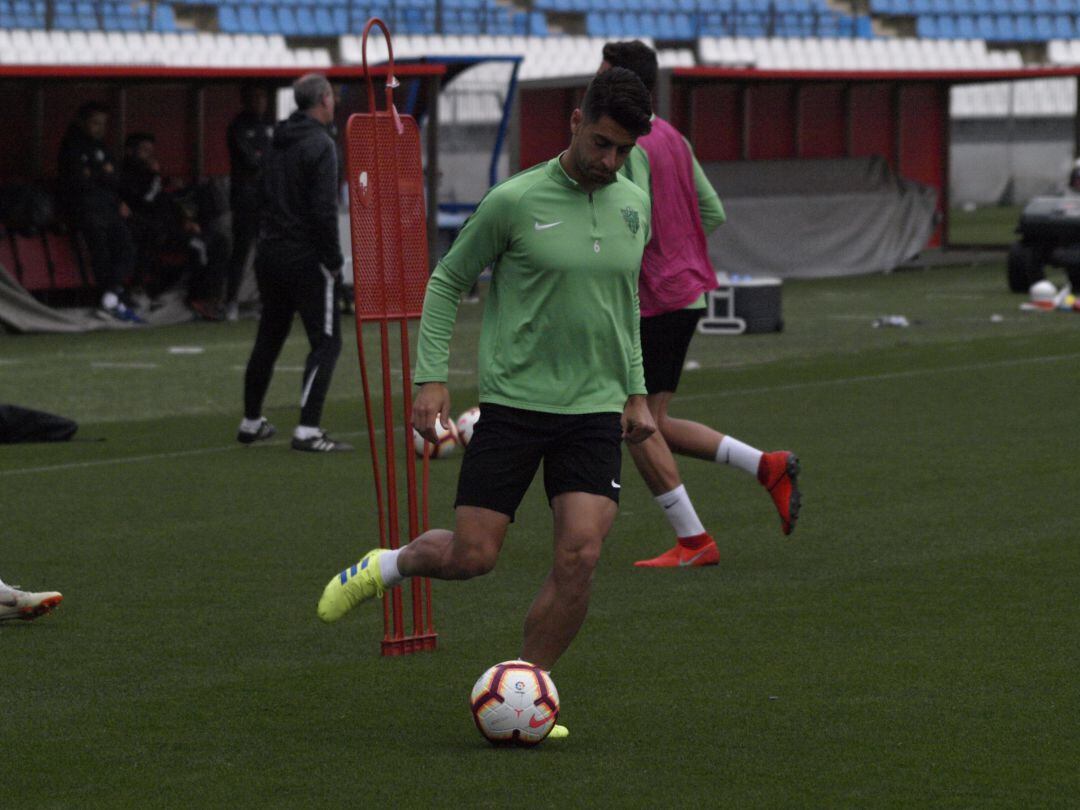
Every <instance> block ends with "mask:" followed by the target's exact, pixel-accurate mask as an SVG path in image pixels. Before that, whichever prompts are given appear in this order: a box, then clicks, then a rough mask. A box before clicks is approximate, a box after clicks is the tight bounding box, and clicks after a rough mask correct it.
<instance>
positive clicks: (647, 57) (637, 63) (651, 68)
mask: <svg viewBox="0 0 1080 810" xmlns="http://www.w3.org/2000/svg"><path fill="white" fill-rule="evenodd" d="M604 61H605V62H607V63H608V64H609V65H611V66H612V67H621V68H626V69H627V70H632V71H633V72H634V73H635V74H636V75H637V77H638V78H639V79H641V83H642V84H644V85H645V88H646V89H647V90H648V91H649V92H650V93H652V92H653V91H654V90H655V89H656V71H657V70H658V67H657V63H656V51H654V50H653V49H652V48H650V47H649V46H648V45H646V44H645V43H644V42H642V41H641V40H640V39H635V40H633V41H623V42H608V43H606V44H605V45H604Z"/></svg>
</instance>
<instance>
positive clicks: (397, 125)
mask: <svg viewBox="0 0 1080 810" xmlns="http://www.w3.org/2000/svg"><path fill="white" fill-rule="evenodd" d="M376 25H378V26H379V27H380V28H381V29H382V32H383V36H384V37H385V38H386V52H387V54H388V55H389V60H390V68H389V70H388V71H387V74H386V109H387V111H388V112H389V113H390V115H391V116H392V117H393V119H394V129H395V130H397V134H398V135H401V134H402V133H403V132H405V127H404V125H402V123H401V118H400V117H399V116H398V111H397V107H395V106H394V88H395V87H399V86H400V85H401V82H399V81H398V80H397V79H396V78H395V77H394V46H393V45H391V44H390V29H389V28H387V27H386V23H384V22H383V21H382V20H380V19H379V18H378V17H372V18H371V19H370V20H368V21H367V25H365V26H364V39H363V42H362V43H361V53H362V55H363V59H364V76H365V78H366V79H367V88H368V109H369V111H370V112H371V114H372V115H375V113H376V112H377V110H376V108H375V85H374V83H373V82H372V78H371V71H370V70H368V61H367V43H368V32H370V31H371V29H372V28H374V27H375V26H376Z"/></svg>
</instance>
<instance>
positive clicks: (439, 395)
mask: <svg viewBox="0 0 1080 810" xmlns="http://www.w3.org/2000/svg"><path fill="white" fill-rule="evenodd" d="M449 414H450V389H448V388H447V387H446V383H441V382H426V383H424V384H423V385H421V386H420V391H419V392H418V393H417V394H416V397H415V398H414V399H413V406H412V426H413V429H414V430H416V432H417V433H419V434H420V435H421V436H423V437H424V439H425V440H426V441H429V442H431V443H432V444H438V443H439V436H438V434H437V433H436V432H435V420H436V419H438V420H439V421H440V422H442V426H443V428H445V429H446V430H449V429H450V416H449Z"/></svg>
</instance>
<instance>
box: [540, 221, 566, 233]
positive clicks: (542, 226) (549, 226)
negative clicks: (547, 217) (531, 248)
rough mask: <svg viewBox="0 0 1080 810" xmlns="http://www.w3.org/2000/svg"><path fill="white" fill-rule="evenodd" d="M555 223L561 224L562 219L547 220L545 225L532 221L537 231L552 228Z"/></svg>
mask: <svg viewBox="0 0 1080 810" xmlns="http://www.w3.org/2000/svg"><path fill="white" fill-rule="evenodd" d="M556 225H562V220H561V219H560V220H559V221H558V222H549V223H548V224H547V225H541V224H540V223H539V222H533V227H534V228H536V230H538V231H546V230H547V229H548V228H554V227H555V226H556Z"/></svg>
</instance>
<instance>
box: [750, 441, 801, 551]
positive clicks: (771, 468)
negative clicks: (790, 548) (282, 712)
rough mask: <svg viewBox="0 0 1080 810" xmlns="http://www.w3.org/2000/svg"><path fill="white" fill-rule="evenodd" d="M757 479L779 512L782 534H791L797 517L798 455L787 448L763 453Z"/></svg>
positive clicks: (798, 504)
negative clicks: (767, 491)
mask: <svg viewBox="0 0 1080 810" xmlns="http://www.w3.org/2000/svg"><path fill="white" fill-rule="evenodd" d="M757 478H758V481H760V482H761V485H762V486H763V487H765V489H767V490H769V495H771V496H772V499H773V503H774V504H775V505H776V511H777V512H779V513H780V527H781V529H783V532H784V534H791V532H792V531H794V529H795V521H797V520H798V519H799V506H800V504H801V496H800V494H799V457H798V456H796V455H795V454H794V453H789V452H788V451H787V450H777V451H775V452H773V453H763V454H762V456H761V462H760V463H759V464H758V472H757Z"/></svg>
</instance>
